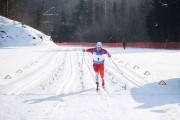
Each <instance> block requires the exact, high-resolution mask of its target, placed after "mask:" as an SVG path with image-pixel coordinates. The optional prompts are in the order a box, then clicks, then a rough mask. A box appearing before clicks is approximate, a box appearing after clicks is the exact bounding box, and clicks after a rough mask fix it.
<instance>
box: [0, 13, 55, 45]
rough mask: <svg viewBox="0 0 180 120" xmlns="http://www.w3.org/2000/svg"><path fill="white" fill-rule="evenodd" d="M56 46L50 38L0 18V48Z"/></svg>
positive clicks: (20, 24)
mask: <svg viewBox="0 0 180 120" xmlns="http://www.w3.org/2000/svg"><path fill="white" fill-rule="evenodd" d="M33 45H48V46H49V45H54V43H53V42H52V41H51V38H50V36H47V35H45V34H43V33H41V32H39V31H38V30H35V29H33V28H31V27H29V26H27V25H22V23H20V22H17V21H13V20H10V19H7V18H5V17H2V16H0V47H11V46H33Z"/></svg>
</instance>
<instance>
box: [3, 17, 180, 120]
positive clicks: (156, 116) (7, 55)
mask: <svg viewBox="0 0 180 120" xmlns="http://www.w3.org/2000/svg"><path fill="white" fill-rule="evenodd" d="M0 21H1V19H0ZM5 22H7V20H5ZM8 25H9V24H8ZM20 28H21V27H17V29H20ZM28 28H29V27H28ZM0 29H1V30H0V31H5V32H6V34H10V35H11V33H10V32H9V33H8V32H7V29H6V26H5V24H3V27H2V22H0ZM2 29H3V30H2ZM15 31H18V30H15ZM36 33H37V32H34V31H33V32H32V31H29V34H36ZM0 34H1V36H2V34H5V33H2V32H0ZM40 34H41V33H40ZM17 35H18V36H20V34H17ZM1 36H0V42H1V47H0V101H1V102H0V120H121V119H122V120H152V119H153V120H179V118H180V106H179V103H180V62H179V61H180V50H162V49H137V48H136V49H135V48H127V49H126V50H123V49H122V48H110V47H104V48H105V49H106V50H108V51H109V52H110V53H111V54H112V58H111V59H110V58H108V57H106V61H105V84H106V90H104V89H102V88H101V89H100V91H99V93H97V92H96V90H95V86H96V85H95V81H94V71H93V69H92V56H91V54H89V53H84V54H83V52H82V51H81V50H82V48H85V47H75V46H69V47H67V46H64V47H62V46H56V45H54V44H53V43H52V42H51V41H48V40H47V41H48V42H45V43H44V42H41V43H39V42H37V41H38V40H37V41H34V42H35V43H38V44H36V45H33V44H29V43H26V38H28V36H25V38H24V39H25V40H24V39H22V40H16V44H15V45H13V43H12V42H6V43H4V42H3V40H4V38H1ZM11 36H13V35H11ZM3 37H5V36H3ZM45 37H46V36H45ZM12 38H13V39H14V37H12ZM33 40H34V39H32V40H30V41H33ZM8 41H9V40H8ZM22 41H23V42H24V43H23V45H22V44H21V43H22ZM18 42H19V43H18ZM49 43H50V45H49ZM160 81H164V82H161V84H159V83H160ZM164 83H166V85H164Z"/></svg>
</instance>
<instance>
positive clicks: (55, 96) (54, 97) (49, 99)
mask: <svg viewBox="0 0 180 120" xmlns="http://www.w3.org/2000/svg"><path fill="white" fill-rule="evenodd" d="M91 90H93V88H91V89H86V90H83V91H78V92H73V93H69V94H59V95H54V96H50V97H45V98H40V99H32V100H26V101H24V102H23V103H29V104H35V103H41V102H46V101H61V102H64V100H63V99H62V98H65V97H68V96H72V95H76V94H81V93H84V92H88V91H91Z"/></svg>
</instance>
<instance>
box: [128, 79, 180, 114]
mask: <svg viewBox="0 0 180 120" xmlns="http://www.w3.org/2000/svg"><path fill="white" fill-rule="evenodd" d="M164 81H165V83H166V85H159V83H158V82H156V83H150V84H146V85H144V86H141V87H137V88H132V89H131V94H132V97H133V98H134V100H136V101H137V102H138V103H142V104H141V105H140V106H137V108H152V107H158V106H162V105H167V104H178V105H180V78H174V79H169V80H164ZM153 112H161V113H162V112H164V111H153Z"/></svg>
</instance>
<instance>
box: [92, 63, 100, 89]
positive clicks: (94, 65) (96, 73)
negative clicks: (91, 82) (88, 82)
mask: <svg viewBox="0 0 180 120" xmlns="http://www.w3.org/2000/svg"><path fill="white" fill-rule="evenodd" d="M93 68H94V71H95V80H96V90H98V89H99V81H98V78H99V73H98V66H97V65H96V64H93Z"/></svg>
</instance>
